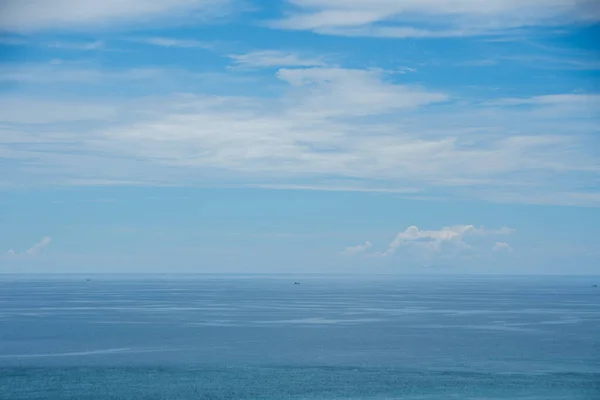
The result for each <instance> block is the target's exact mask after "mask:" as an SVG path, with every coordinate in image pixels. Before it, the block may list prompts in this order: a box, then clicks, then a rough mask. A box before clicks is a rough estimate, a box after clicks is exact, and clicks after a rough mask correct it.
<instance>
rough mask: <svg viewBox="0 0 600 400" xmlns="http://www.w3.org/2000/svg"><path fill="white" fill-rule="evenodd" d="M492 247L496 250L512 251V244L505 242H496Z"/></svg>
mask: <svg viewBox="0 0 600 400" xmlns="http://www.w3.org/2000/svg"><path fill="white" fill-rule="evenodd" d="M492 249H493V250H494V251H497V252H502V251H505V252H512V251H513V248H512V246H511V245H510V244H508V243H506V242H496V243H495V244H494V247H493V248H492Z"/></svg>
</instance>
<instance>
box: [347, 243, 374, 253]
mask: <svg viewBox="0 0 600 400" xmlns="http://www.w3.org/2000/svg"><path fill="white" fill-rule="evenodd" d="M371 246H372V243H371V242H365V244H359V245H357V246H351V247H346V249H345V250H344V251H343V254H345V255H349V256H353V255H356V254H360V253H364V252H366V251H367V250H369V249H370V248H371Z"/></svg>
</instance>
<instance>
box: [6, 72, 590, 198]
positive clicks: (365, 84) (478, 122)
mask: <svg viewBox="0 0 600 400" xmlns="http://www.w3.org/2000/svg"><path fill="white" fill-rule="evenodd" d="M2 68H4V70H5V71H4V72H6V74H0V76H1V78H0V79H5V80H6V81H8V82H11V81H12V82H14V81H16V82H22V83H28V84H34V83H35V84H40V83H44V84H46V83H48V84H56V82H61V81H62V82H64V85H69V84H78V85H79V84H94V85H98V84H101V83H103V82H104V83H105V84H106V82H107V81H114V82H119V83H122V84H131V82H132V81H135V80H140V81H143V82H147V85H152V84H155V83H157V84H160V80H161V79H169V81H170V82H171V81H172V80H173V79H174V77H176V76H177V73H173V74H169V73H168V72H169V71H162V70H112V71H106V70H95V69H83V68H82V69H74V68H71V67H69V66H65V65H56V66H48V65H46V66H44V67H43V68H41V67H37V68H34V67H29V69H27V68H18V67H17V66H13V67H7V66H4V67H2ZM274 77H275V78H276V79H277V80H278V81H279V86H278V87H279V88H280V89H281V92H279V93H278V94H276V95H273V96H262V95H261V94H260V93H259V94H256V95H247V96H216V95H210V94H178V95H174V96H164V97H154V98H138V99H135V100H132V101H127V102H124V101H122V100H120V101H116V102H115V101H108V102H104V103H103V102H102V101H94V102H91V101H89V100H87V99H86V100H84V101H81V102H78V99H76V98H72V99H69V100H68V101H65V100H61V99H57V98H53V99H52V102H51V104H47V103H48V101H47V100H42V99H39V98H25V97H21V98H15V97H14V96H8V95H7V96H5V97H4V98H3V100H4V101H5V103H6V105H7V111H6V112H4V113H3V112H1V111H0V120H1V121H2V122H3V128H2V129H3V134H2V135H1V136H0V138H1V139H0V140H2V141H3V142H4V143H6V144H7V145H8V147H4V148H0V156H2V157H5V158H7V159H12V160H22V161H19V162H23V163H24V164H23V165H25V163H26V160H31V159H35V160H36V164H35V165H31V164H28V165H27V168H22V169H21V168H20V167H19V165H20V164H19V163H17V162H15V163H13V164H12V166H13V167H14V168H15V169H14V170H11V171H8V172H7V173H6V176H7V177H9V178H10V179H17V177H19V182H20V184H22V183H23V182H24V181H30V182H31V181H34V182H40V181H45V182H49V180H48V179H47V178H45V176H47V174H50V173H52V176H53V182H58V181H60V182H69V183H70V184H74V183H76V182H88V183H89V182H136V181H138V180H140V182H147V176H153V182H154V183H155V184H161V182H162V184H169V185H172V184H197V183H203V184H211V180H210V179H209V178H199V177H200V176H206V175H207V174H206V173H200V172H203V171H219V174H218V177H219V178H218V184H219V185H221V186H232V185H234V186H248V185H258V186H264V187H267V186H270V187H273V188H280V189H285V188H287V189H293V190H299V189H305V190H320V189H322V190H344V191H347V190H355V191H373V192H376V191H379V192H398V193H403V194H405V195H414V194H419V196H424V197H428V196H431V195H435V196H436V197H440V196H448V195H449V194H452V195H453V196H457V197H459V198H478V199H481V198H485V199H493V201H503V200H502V199H506V201H511V200H510V199H513V201H518V202H527V201H528V200H527V199H528V198H529V199H530V200H529V201H535V202H536V203H537V202H540V201H547V202H549V203H553V202H555V201H559V199H560V204H564V202H567V201H568V202H569V203H570V204H586V205H590V204H592V205H594V204H600V201H598V197H597V195H596V196H594V195H593V193H591V192H590V190H589V187H588V188H586V187H584V186H582V184H581V182H582V181H581V180H580V179H583V178H582V177H583V174H586V176H587V178H586V179H588V178H590V177H597V176H599V175H600V162H598V158H597V155H596V154H595V153H594V150H593V146H589V145H588V143H589V142H588V141H589V140H590V139H589V138H588V136H589V134H590V132H593V131H594V129H597V126H598V120H597V115H596V114H595V112H594V109H595V106H596V104H597V95H594V94H557V95H545V96H534V97H523V98H508V99H495V100H493V101H490V100H483V101H481V100H480V101H478V100H476V99H474V100H471V101H470V102H469V103H468V104H465V103H464V102H458V101H456V100H454V99H453V96H452V95H451V94H448V93H443V92H440V91H436V90H432V89H428V88H426V87H423V86H418V85H406V84H402V83H398V82H397V81H394V80H393V79H392V77H391V76H390V75H389V74H387V73H386V72H385V71H381V70H369V69H349V68H321V67H296V68H280V69H278V70H277V72H276V73H275V75H274ZM150 78H152V79H150ZM184 81H185V83H186V85H187V86H188V87H189V85H190V82H191V81H192V80H190V79H185V80H184ZM10 104H15V106H14V107H12V108H11V107H10ZM17 104H18V107H17V106H16V105H17ZM15 107H17V108H18V109H17V110H15ZM70 107H73V108H72V110H71V109H70ZM19 109H20V110H29V111H32V110H38V111H40V112H39V113H38V112H37V111H36V112H28V113H25V112H18V111H19ZM11 110H12V111H11ZM44 110H45V112H44ZM28 121H29V122H31V123H37V124H38V125H35V126H24V125H22V124H24V123H27V122H28ZM36 121H37V122H36ZM76 121H79V122H82V121H88V122H87V124H88V125H87V129H85V130H84V131H83V132H82V131H81V126H77V127H73V128H71V127H69V126H68V125H67V124H68V123H70V122H76ZM42 122H54V123H61V124H64V126H63V127H61V129H60V133H59V132H57V131H56V128H54V129H53V128H52V127H50V126H43V125H40V124H41V123H42ZM10 143H20V145H19V146H16V147H15V146H12V147H10ZM566 148H568V149H569V151H568V152H566V151H565V149H566ZM107 160H109V161H110V162H107ZM75 166H76V167H75ZM9 167H10V166H9ZM200 179H205V180H203V181H200ZM335 181H337V183H335V184H332V182H335ZM213 183H214V182H213ZM265 185H266V186H265ZM561 193H569V196H568V197H565V196H563V195H561ZM544 199H545V200H544Z"/></svg>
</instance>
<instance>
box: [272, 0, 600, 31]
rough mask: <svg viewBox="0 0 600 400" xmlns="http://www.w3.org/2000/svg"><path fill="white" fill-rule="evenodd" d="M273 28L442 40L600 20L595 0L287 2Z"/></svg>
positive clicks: (342, 0) (351, 0)
mask: <svg viewBox="0 0 600 400" xmlns="http://www.w3.org/2000/svg"><path fill="white" fill-rule="evenodd" d="M288 3H289V5H290V9H289V10H288V12H287V16H286V17H285V18H284V19H281V20H278V21H273V22H271V23H270V26H272V27H276V28H283V29H296V30H312V31H314V32H317V33H323V34H334V35H347V36H379V37H399V38H404V37H444V36H466V35H477V34H489V33H502V34H506V33H507V30H509V29H514V28H522V27H530V26H539V25H562V24H566V23H577V22H579V23H588V22H593V21H598V20H600V7H599V6H598V4H597V2H595V1H593V0H576V1H572V0H531V1H528V2H521V1H517V0H487V1H480V0H457V1H448V0H288Z"/></svg>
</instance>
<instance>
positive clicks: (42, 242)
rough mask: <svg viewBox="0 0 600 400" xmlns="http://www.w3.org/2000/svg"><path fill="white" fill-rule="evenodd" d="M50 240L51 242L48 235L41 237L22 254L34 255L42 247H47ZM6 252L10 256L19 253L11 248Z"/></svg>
mask: <svg viewBox="0 0 600 400" xmlns="http://www.w3.org/2000/svg"><path fill="white" fill-rule="evenodd" d="M50 242H52V238H51V237H50V236H46V237H44V238H42V240H40V241H39V242H37V243H36V244H34V245H33V246H31V247H30V248H29V249H27V250H26V251H25V252H24V253H23V255H25V256H35V255H36V254H38V253H40V252H41V251H42V250H43V249H44V248H46V247H48V246H49V245H50ZM7 254H8V256H10V257H17V256H19V255H20V254H19V253H17V252H15V251H14V250H12V249H11V250H9V251H8V253H7Z"/></svg>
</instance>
